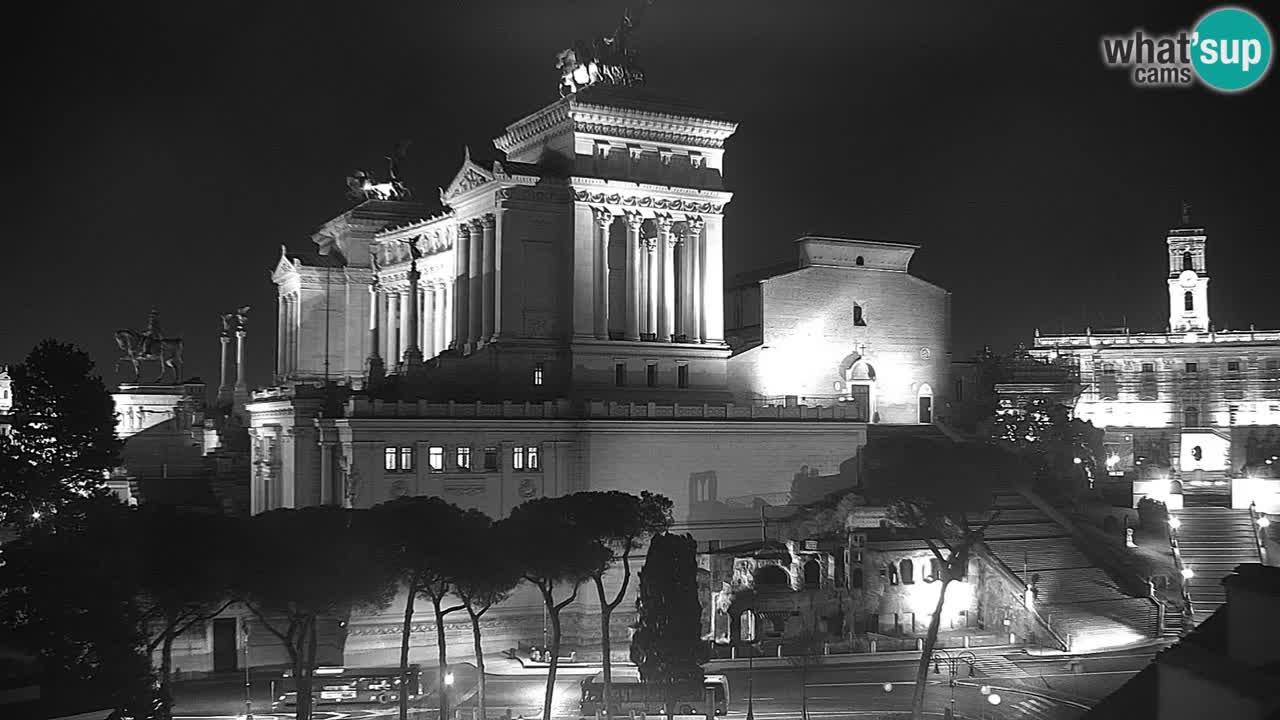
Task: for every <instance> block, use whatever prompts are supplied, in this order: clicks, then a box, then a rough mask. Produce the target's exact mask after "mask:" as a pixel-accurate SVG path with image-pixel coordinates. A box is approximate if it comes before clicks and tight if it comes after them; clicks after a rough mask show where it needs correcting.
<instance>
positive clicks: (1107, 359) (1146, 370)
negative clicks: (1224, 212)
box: [1031, 207, 1280, 513]
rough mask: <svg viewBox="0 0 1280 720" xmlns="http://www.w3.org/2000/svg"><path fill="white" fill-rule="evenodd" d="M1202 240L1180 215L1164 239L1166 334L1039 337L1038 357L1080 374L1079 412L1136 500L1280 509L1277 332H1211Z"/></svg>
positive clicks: (1123, 332)
mask: <svg viewBox="0 0 1280 720" xmlns="http://www.w3.org/2000/svg"><path fill="white" fill-rule="evenodd" d="M1207 238H1208V235H1207V234H1206V233H1205V230H1204V228H1202V227H1197V226H1195V225H1193V224H1192V223H1191V221H1190V217H1189V212H1188V211H1187V208H1185V207H1184V210H1183V216H1182V222H1181V223H1180V224H1179V226H1178V227H1175V228H1173V229H1171V230H1170V231H1169V233H1168V234H1167V236H1166V238H1165V245H1166V247H1167V261H1168V272H1167V275H1166V284H1167V286H1168V303H1169V324H1168V327H1167V328H1166V329H1165V331H1164V332H1131V331H1130V330H1129V329H1128V328H1122V329H1120V330H1112V331H1105V332H1099V331H1094V330H1092V329H1089V330H1087V331H1086V332H1085V333H1083V334H1063V335H1042V334H1039V333H1037V335H1036V338H1035V345H1034V347H1033V348H1032V350H1031V352H1032V354H1033V355H1036V356H1038V357H1040V358H1048V359H1055V360H1056V361H1057V362H1059V363H1061V362H1069V363H1072V364H1074V365H1076V366H1077V367H1078V368H1079V371H1080V378H1081V381H1082V382H1083V383H1084V385H1085V389H1084V391H1083V394H1082V395H1081V397H1080V399H1079V400H1078V402H1077V403H1076V407H1075V411H1076V416H1077V417H1079V418H1081V419H1082V420H1089V421H1092V422H1093V424H1094V425H1095V426H1097V427H1099V428H1103V429H1105V430H1106V444H1107V454H1108V459H1107V463H1108V469H1109V470H1110V472H1111V473H1112V474H1113V475H1117V476H1127V477H1132V478H1134V484H1133V489H1134V502H1135V503H1136V502H1137V501H1138V500H1140V499H1141V498H1143V497H1146V496H1151V497H1155V498H1157V499H1160V500H1164V501H1167V502H1171V503H1172V504H1173V506H1174V507H1178V506H1180V505H1181V504H1182V503H1183V502H1184V501H1185V502H1186V503H1188V504H1207V505H1217V506H1223V507H1236V508H1247V507H1248V506H1249V504H1250V503H1253V502H1256V504H1257V507H1258V509H1259V510H1261V511H1264V512H1272V513H1274V512H1280V496H1278V495H1277V486H1280V482H1278V481H1277V480H1276V479H1275V478H1276V474H1275V471H1274V469H1273V468H1274V467H1275V463H1276V462H1277V460H1278V459H1280V331H1277V330H1267V331H1263V330H1256V329H1254V328H1253V327H1252V326H1251V327H1250V328H1249V329H1247V330H1227V329H1225V328H1220V327H1217V326H1215V325H1214V323H1213V322H1212V321H1211V319H1210V314H1209V294H1208V288H1209V277H1210V276H1209V265H1208V262H1207V255H1206V252H1205V251H1206V245H1207Z"/></svg>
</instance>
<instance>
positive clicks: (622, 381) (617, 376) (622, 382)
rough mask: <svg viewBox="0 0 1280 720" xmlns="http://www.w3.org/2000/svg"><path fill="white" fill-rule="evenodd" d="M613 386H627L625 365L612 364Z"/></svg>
mask: <svg viewBox="0 0 1280 720" xmlns="http://www.w3.org/2000/svg"><path fill="white" fill-rule="evenodd" d="M613 384H614V385H616V386H617V387H626V386H627V364H626V363H614V364H613Z"/></svg>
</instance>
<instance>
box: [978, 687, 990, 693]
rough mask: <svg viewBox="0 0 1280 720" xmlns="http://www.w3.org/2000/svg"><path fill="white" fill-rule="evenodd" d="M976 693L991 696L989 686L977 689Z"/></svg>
mask: <svg viewBox="0 0 1280 720" xmlns="http://www.w3.org/2000/svg"><path fill="white" fill-rule="evenodd" d="M978 692H980V693H982V694H983V695H990V694H991V686H990V685H983V686H982V687H980V688H978Z"/></svg>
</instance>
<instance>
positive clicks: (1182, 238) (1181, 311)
mask: <svg viewBox="0 0 1280 720" xmlns="http://www.w3.org/2000/svg"><path fill="white" fill-rule="evenodd" d="M1189 225H1190V223H1188V222H1186V218H1185V217H1184V222H1183V225H1182V226H1181V227H1177V228H1174V229H1173V230H1170V231H1169V235H1168V237H1166V239H1165V241H1166V242H1167V243H1168V246H1169V329H1170V331H1172V332H1206V331H1208V330H1209V329H1210V327H1209V273H1208V271H1207V270H1206V269H1205V256H1204V246H1205V238H1206V235H1205V232H1204V228H1198V227H1190V226H1189Z"/></svg>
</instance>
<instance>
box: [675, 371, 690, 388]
mask: <svg viewBox="0 0 1280 720" xmlns="http://www.w3.org/2000/svg"><path fill="white" fill-rule="evenodd" d="M676 386H677V387H682V388H687V387H689V366H688V365H677V366H676Z"/></svg>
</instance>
